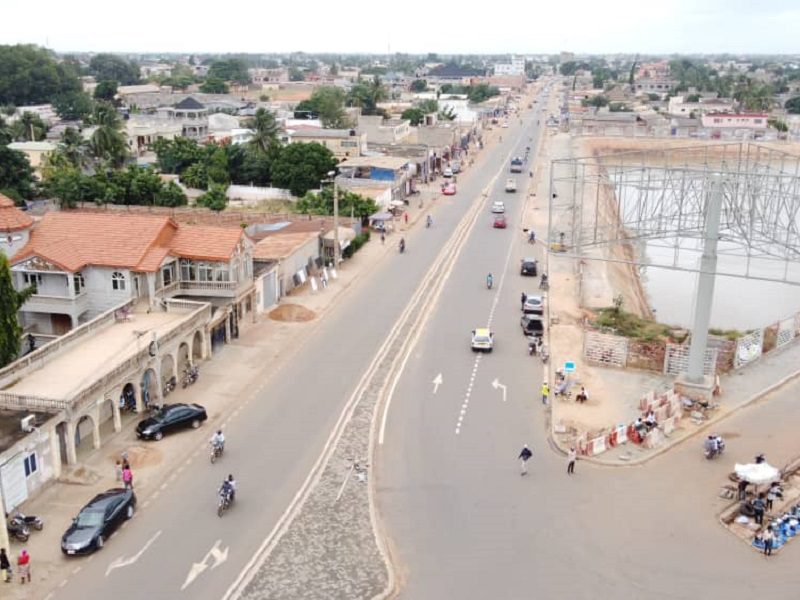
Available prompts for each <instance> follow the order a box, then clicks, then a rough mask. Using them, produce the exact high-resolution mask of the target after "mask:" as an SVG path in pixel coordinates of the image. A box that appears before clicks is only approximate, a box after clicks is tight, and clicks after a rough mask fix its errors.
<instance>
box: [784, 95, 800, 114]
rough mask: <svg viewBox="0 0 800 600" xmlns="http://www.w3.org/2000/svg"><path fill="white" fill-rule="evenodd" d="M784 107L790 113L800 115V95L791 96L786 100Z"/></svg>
mask: <svg viewBox="0 0 800 600" xmlns="http://www.w3.org/2000/svg"><path fill="white" fill-rule="evenodd" d="M783 108H785V109H786V112H788V113H790V114H793V115H800V96H795V97H794V98H789V99H788V100H787V101H786V104H784V105H783Z"/></svg>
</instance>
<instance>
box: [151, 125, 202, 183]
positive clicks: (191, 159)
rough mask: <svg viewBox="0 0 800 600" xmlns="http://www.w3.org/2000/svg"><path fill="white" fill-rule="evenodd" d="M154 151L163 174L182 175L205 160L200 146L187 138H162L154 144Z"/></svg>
mask: <svg viewBox="0 0 800 600" xmlns="http://www.w3.org/2000/svg"><path fill="white" fill-rule="evenodd" d="M153 149H154V150H155V153H156V164H157V165H158V168H159V170H160V171H161V172H162V173H172V174H176V175H180V174H181V173H183V172H184V171H185V170H186V169H187V168H188V167H190V166H191V165H193V164H195V163H197V162H200V161H201V160H203V149H202V148H201V147H200V145H199V144H198V143H197V142H196V141H195V140H192V139H189V138H185V137H176V138H175V139H173V140H167V139H165V138H160V139H158V140H156V141H155V143H154V144H153ZM204 187H205V186H204Z"/></svg>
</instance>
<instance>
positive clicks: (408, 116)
mask: <svg viewBox="0 0 800 600" xmlns="http://www.w3.org/2000/svg"><path fill="white" fill-rule="evenodd" d="M400 118H401V119H404V120H406V121H411V125H413V126H414V127H416V126H417V125H419V124H420V123H422V122H423V121H424V120H425V113H424V112H422V111H421V110H420V109H419V108H407V109H405V110H404V111H403V114H402V115H400Z"/></svg>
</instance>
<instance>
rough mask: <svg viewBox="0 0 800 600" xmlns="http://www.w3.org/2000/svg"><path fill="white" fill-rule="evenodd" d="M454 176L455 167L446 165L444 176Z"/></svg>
mask: <svg viewBox="0 0 800 600" xmlns="http://www.w3.org/2000/svg"><path fill="white" fill-rule="evenodd" d="M452 176H453V169H451V168H450V167H445V168H444V171H442V177H452Z"/></svg>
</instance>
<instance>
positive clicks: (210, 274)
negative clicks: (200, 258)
mask: <svg viewBox="0 0 800 600" xmlns="http://www.w3.org/2000/svg"><path fill="white" fill-rule="evenodd" d="M197 274H198V279H199V280H200V281H214V267H213V266H212V265H211V263H207V262H201V263H198V264H197Z"/></svg>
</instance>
